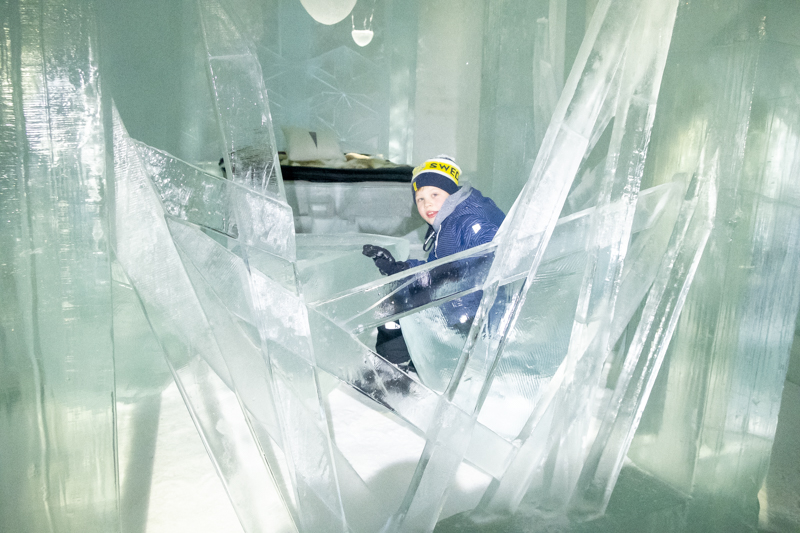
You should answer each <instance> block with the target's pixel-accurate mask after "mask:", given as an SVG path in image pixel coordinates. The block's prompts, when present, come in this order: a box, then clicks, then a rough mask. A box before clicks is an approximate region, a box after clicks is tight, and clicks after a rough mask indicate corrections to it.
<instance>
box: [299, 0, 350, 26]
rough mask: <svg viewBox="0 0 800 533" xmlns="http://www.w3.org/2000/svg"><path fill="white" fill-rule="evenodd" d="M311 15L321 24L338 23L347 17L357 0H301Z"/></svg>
mask: <svg viewBox="0 0 800 533" xmlns="http://www.w3.org/2000/svg"><path fill="white" fill-rule="evenodd" d="M300 3H301V4H303V7H304V8H305V9H306V11H307V12H308V14H309V15H311V17H312V18H313V19H314V20H316V21H317V22H319V23H320V24H327V25H331V24H336V23H337V22H341V21H342V20H344V19H345V17H346V16H347V15H349V14H350V11H352V10H353V6H354V5H356V0H300Z"/></svg>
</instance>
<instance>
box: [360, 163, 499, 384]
mask: <svg viewBox="0 0 800 533" xmlns="http://www.w3.org/2000/svg"><path fill="white" fill-rule="evenodd" d="M460 176H461V169H460V168H459V167H458V165H456V164H455V162H454V161H453V159H452V158H451V157H449V156H446V155H440V156H437V157H435V158H434V159H428V160H427V161H425V162H424V163H423V164H422V165H420V166H418V167H417V168H415V169H414V171H413V172H412V175H411V194H412V195H413V196H414V203H415V204H416V206H417V211H418V212H419V215H420V216H421V217H422V219H423V220H424V221H425V222H427V223H428V224H429V227H428V232H427V234H426V236H425V244H424V245H423V250H425V251H428V250H430V253H429V254H428V259H427V261H420V260H415V259H410V260H408V261H396V260H395V259H394V257H392V254H391V253H390V252H389V251H388V250H386V249H385V248H381V247H379V246H372V245H369V244H368V245H365V246H364V250H363V254H364V255H366V256H367V257H370V258H371V259H372V260H373V261H374V262H375V266H377V267H378V270H379V271H380V273H381V274H383V275H392V274H396V273H398V272H402V271H403V270H406V269H409V268H411V267H415V266H418V265H421V264H423V263H426V262H430V261H435V260H436V259H441V258H442V257H447V256H448V255H452V254H455V253H458V252H462V251H464V250H468V249H470V248H473V247H475V246H478V245H481V244H485V243H487V242H490V241H491V240H492V239H493V238H494V236H495V234H496V233H497V230H498V229H499V228H500V225H501V224H502V223H503V219H505V214H504V213H503V212H502V211H501V210H500V208H498V207H497V206H496V205H495V203H494V202H493V201H492V200H491V199H490V198H486V197H485V196H483V195H482V194H481V193H480V191H478V190H477V189H473V188H472V187H471V186H469V185H467V184H464V185H463V186H461V185H459V177H460ZM479 302H480V292H478V293H473V294H470V295H469V296H467V297H464V298H460V299H457V300H452V301H451V302H448V304H446V305H447V306H448V307H447V309H445V310H444V311H445V315H446V316H447V318H448V322H451V323H450V324H449V325H450V326H460V327H469V325H470V324H471V323H472V318H473V317H474V314H475V311H476V308H477V305H478V303H479ZM392 324H394V326H392ZM375 351H377V352H378V353H379V354H380V355H382V356H384V357H385V358H386V359H388V360H389V361H390V362H392V363H395V364H398V365H399V366H404V365H406V364H407V365H408V367H409V369H411V370H413V363H411V362H410V359H409V356H408V350H407V348H406V347H405V342H404V341H403V338H402V333H401V332H400V329H399V326H398V325H397V324H396V323H389V324H387V325H386V326H381V327H379V328H378V341H377V343H376V346H375Z"/></svg>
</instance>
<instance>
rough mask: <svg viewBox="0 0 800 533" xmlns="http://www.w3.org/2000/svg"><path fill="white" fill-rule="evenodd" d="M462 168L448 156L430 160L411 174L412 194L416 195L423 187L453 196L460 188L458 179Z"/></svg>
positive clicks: (439, 156)
mask: <svg viewBox="0 0 800 533" xmlns="http://www.w3.org/2000/svg"><path fill="white" fill-rule="evenodd" d="M460 176H461V168H460V167H459V166H458V165H456V163H455V161H453V158H452V157H450V156H447V155H438V156H436V157H434V158H433V159H428V160H427V161H425V162H424V163H422V164H421V165H420V166H418V167H417V168H415V169H414V171H413V172H412V173H411V194H412V195H416V194H417V191H418V190H420V189H421V188H422V187H427V186H429V185H430V186H433V187H438V188H440V189H442V190H443V191H445V192H446V193H447V194H453V193H455V192H456V191H458V189H459V188H460V187H459V185H458V178H459V177H460Z"/></svg>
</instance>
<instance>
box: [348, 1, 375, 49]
mask: <svg viewBox="0 0 800 533" xmlns="http://www.w3.org/2000/svg"><path fill="white" fill-rule="evenodd" d="M359 5H360V6H361V9H354V10H353V12H352V13H351V14H350V23H351V24H352V27H353V30H352V31H351V32H350V35H352V36H353V41H355V43H356V44H357V45H358V46H367V45H368V44H369V43H371V42H372V37H373V36H374V35H375V34H374V33H373V31H372V17H373V16H374V15H375V0H372V1H371V2H370V1H369V0H367V1H366V2H364V1H363V0H362V2H361V4H359ZM357 12H358V13H357ZM356 20H358V23H356Z"/></svg>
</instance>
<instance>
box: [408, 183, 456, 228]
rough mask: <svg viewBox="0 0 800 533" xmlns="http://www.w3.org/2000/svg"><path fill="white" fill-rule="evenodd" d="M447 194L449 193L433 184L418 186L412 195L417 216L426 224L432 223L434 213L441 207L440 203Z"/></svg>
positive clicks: (434, 216) (445, 198)
mask: <svg viewBox="0 0 800 533" xmlns="http://www.w3.org/2000/svg"><path fill="white" fill-rule="evenodd" d="M448 196H450V194H449V193H447V192H445V191H443V190H442V189H440V188H439V187H434V186H433V185H426V186H425V187H420V188H419V190H418V191H417V194H416V195H415V196H414V199H415V201H416V202H417V211H419V216H421V217H422V218H423V220H425V222H427V223H428V224H433V219H434V218H436V214H437V213H438V212H439V209H441V208H442V204H443V203H444V201H445V200H447V197H448Z"/></svg>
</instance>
